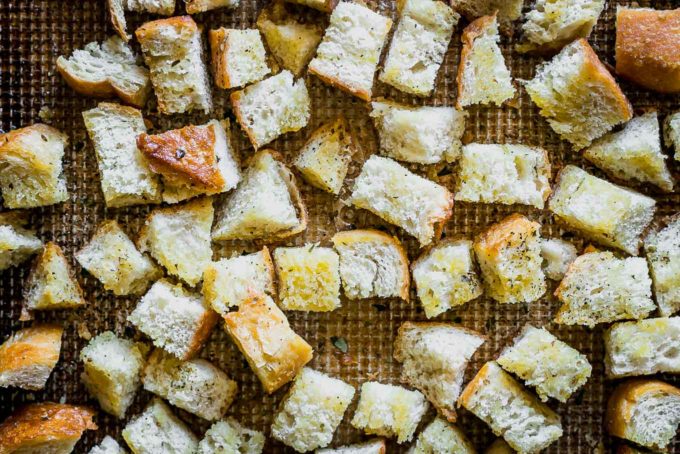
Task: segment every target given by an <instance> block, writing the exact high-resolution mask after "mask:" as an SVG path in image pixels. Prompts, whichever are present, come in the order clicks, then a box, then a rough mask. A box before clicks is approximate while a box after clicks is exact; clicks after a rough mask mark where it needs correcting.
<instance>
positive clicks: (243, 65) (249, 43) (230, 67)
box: [209, 27, 271, 89]
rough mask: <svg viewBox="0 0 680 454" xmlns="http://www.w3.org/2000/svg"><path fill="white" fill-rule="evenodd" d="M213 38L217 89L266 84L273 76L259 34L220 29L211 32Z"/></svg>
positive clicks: (254, 31)
mask: <svg viewBox="0 0 680 454" xmlns="http://www.w3.org/2000/svg"><path fill="white" fill-rule="evenodd" d="M209 36H210V52H211V55H212V65H213V73H214V74H215V85H217V86H218V87H220V88H227V89H228V88H236V87H243V86H245V85H248V84H250V83H253V82H257V81H259V80H262V79H263V78H264V76H266V75H267V74H269V73H270V72H271V71H270V70H269V67H268V66H267V54H266V52H265V50H264V44H262V39H261V38H260V33H259V32H258V31H257V30H252V29H248V30H235V29H228V28H224V27H220V28H218V29H216V30H210V35H209Z"/></svg>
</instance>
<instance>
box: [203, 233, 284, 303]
mask: <svg viewBox="0 0 680 454" xmlns="http://www.w3.org/2000/svg"><path fill="white" fill-rule="evenodd" d="M274 278H275V275H274V262H273V261H272V257H271V255H270V254H269V249H267V247H266V246H265V247H263V248H262V250H261V251H259V252H255V253H253V254H248V255H241V256H238V257H232V258H229V259H222V260H219V261H217V262H211V263H210V264H209V265H208V266H207V267H206V268H205V271H204V272H203V286H202V291H203V297H204V298H205V300H206V301H207V302H208V304H210V305H211V306H212V308H213V310H214V311H215V312H217V313H218V314H220V315H222V316H225V315H227V314H228V313H229V312H230V309H231V308H233V307H238V306H239V305H240V304H241V303H242V302H243V301H245V300H247V299H248V298H250V295H251V293H252V292H255V293H266V294H268V295H270V296H275V295H276V288H275V286H274Z"/></svg>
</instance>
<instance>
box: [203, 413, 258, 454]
mask: <svg viewBox="0 0 680 454" xmlns="http://www.w3.org/2000/svg"><path fill="white" fill-rule="evenodd" d="M264 442H265V437H264V434H263V433H262V432H258V431H257V430H251V429H247V428H245V427H243V426H242V425H241V424H239V423H238V422H237V421H236V420H235V419H233V418H227V419H223V420H221V421H217V422H216V423H215V424H213V425H212V426H210V429H208V430H207V432H206V433H205V435H204V436H203V440H201V442H200V443H199V444H198V451H197V452H196V454H221V453H223V452H225V451H226V452H234V453H241V454H261V453H262V451H263V450H264Z"/></svg>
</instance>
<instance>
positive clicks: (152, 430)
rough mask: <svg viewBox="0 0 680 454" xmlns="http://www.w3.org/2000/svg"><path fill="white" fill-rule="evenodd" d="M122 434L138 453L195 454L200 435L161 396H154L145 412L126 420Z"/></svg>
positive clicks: (131, 447)
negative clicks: (169, 452)
mask: <svg viewBox="0 0 680 454" xmlns="http://www.w3.org/2000/svg"><path fill="white" fill-rule="evenodd" d="M123 438H124V439H125V442H126V443H127V445H128V446H129V447H130V449H131V450H132V452H133V453H135V454H158V453H161V452H162V453H164V452H167V451H168V447H169V446H172V451H171V452H173V453H177V454H193V453H195V452H196V449H197V448H198V438H196V435H194V434H193V432H191V429H189V427H187V425H186V424H184V422H182V420H181V419H179V418H178V417H177V416H175V414H174V413H172V410H170V408H169V407H168V406H167V405H166V404H165V403H164V402H163V401H162V400H160V399H158V398H154V399H153V400H152V401H151V402H150V403H149V405H147V407H146V408H145V409H144V411H143V412H142V414H140V415H139V416H137V417H136V418H135V419H133V420H131V421H130V422H128V423H127V425H126V426H125V428H124V429H123Z"/></svg>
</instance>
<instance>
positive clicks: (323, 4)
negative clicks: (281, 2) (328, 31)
mask: <svg viewBox="0 0 680 454" xmlns="http://www.w3.org/2000/svg"><path fill="white" fill-rule="evenodd" d="M288 1H289V2H292V3H297V4H298V5H305V6H309V7H310V8H314V9H316V10H319V11H323V12H324V13H332V12H333V10H334V9H335V7H336V6H338V3H339V2H340V0H288Z"/></svg>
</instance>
